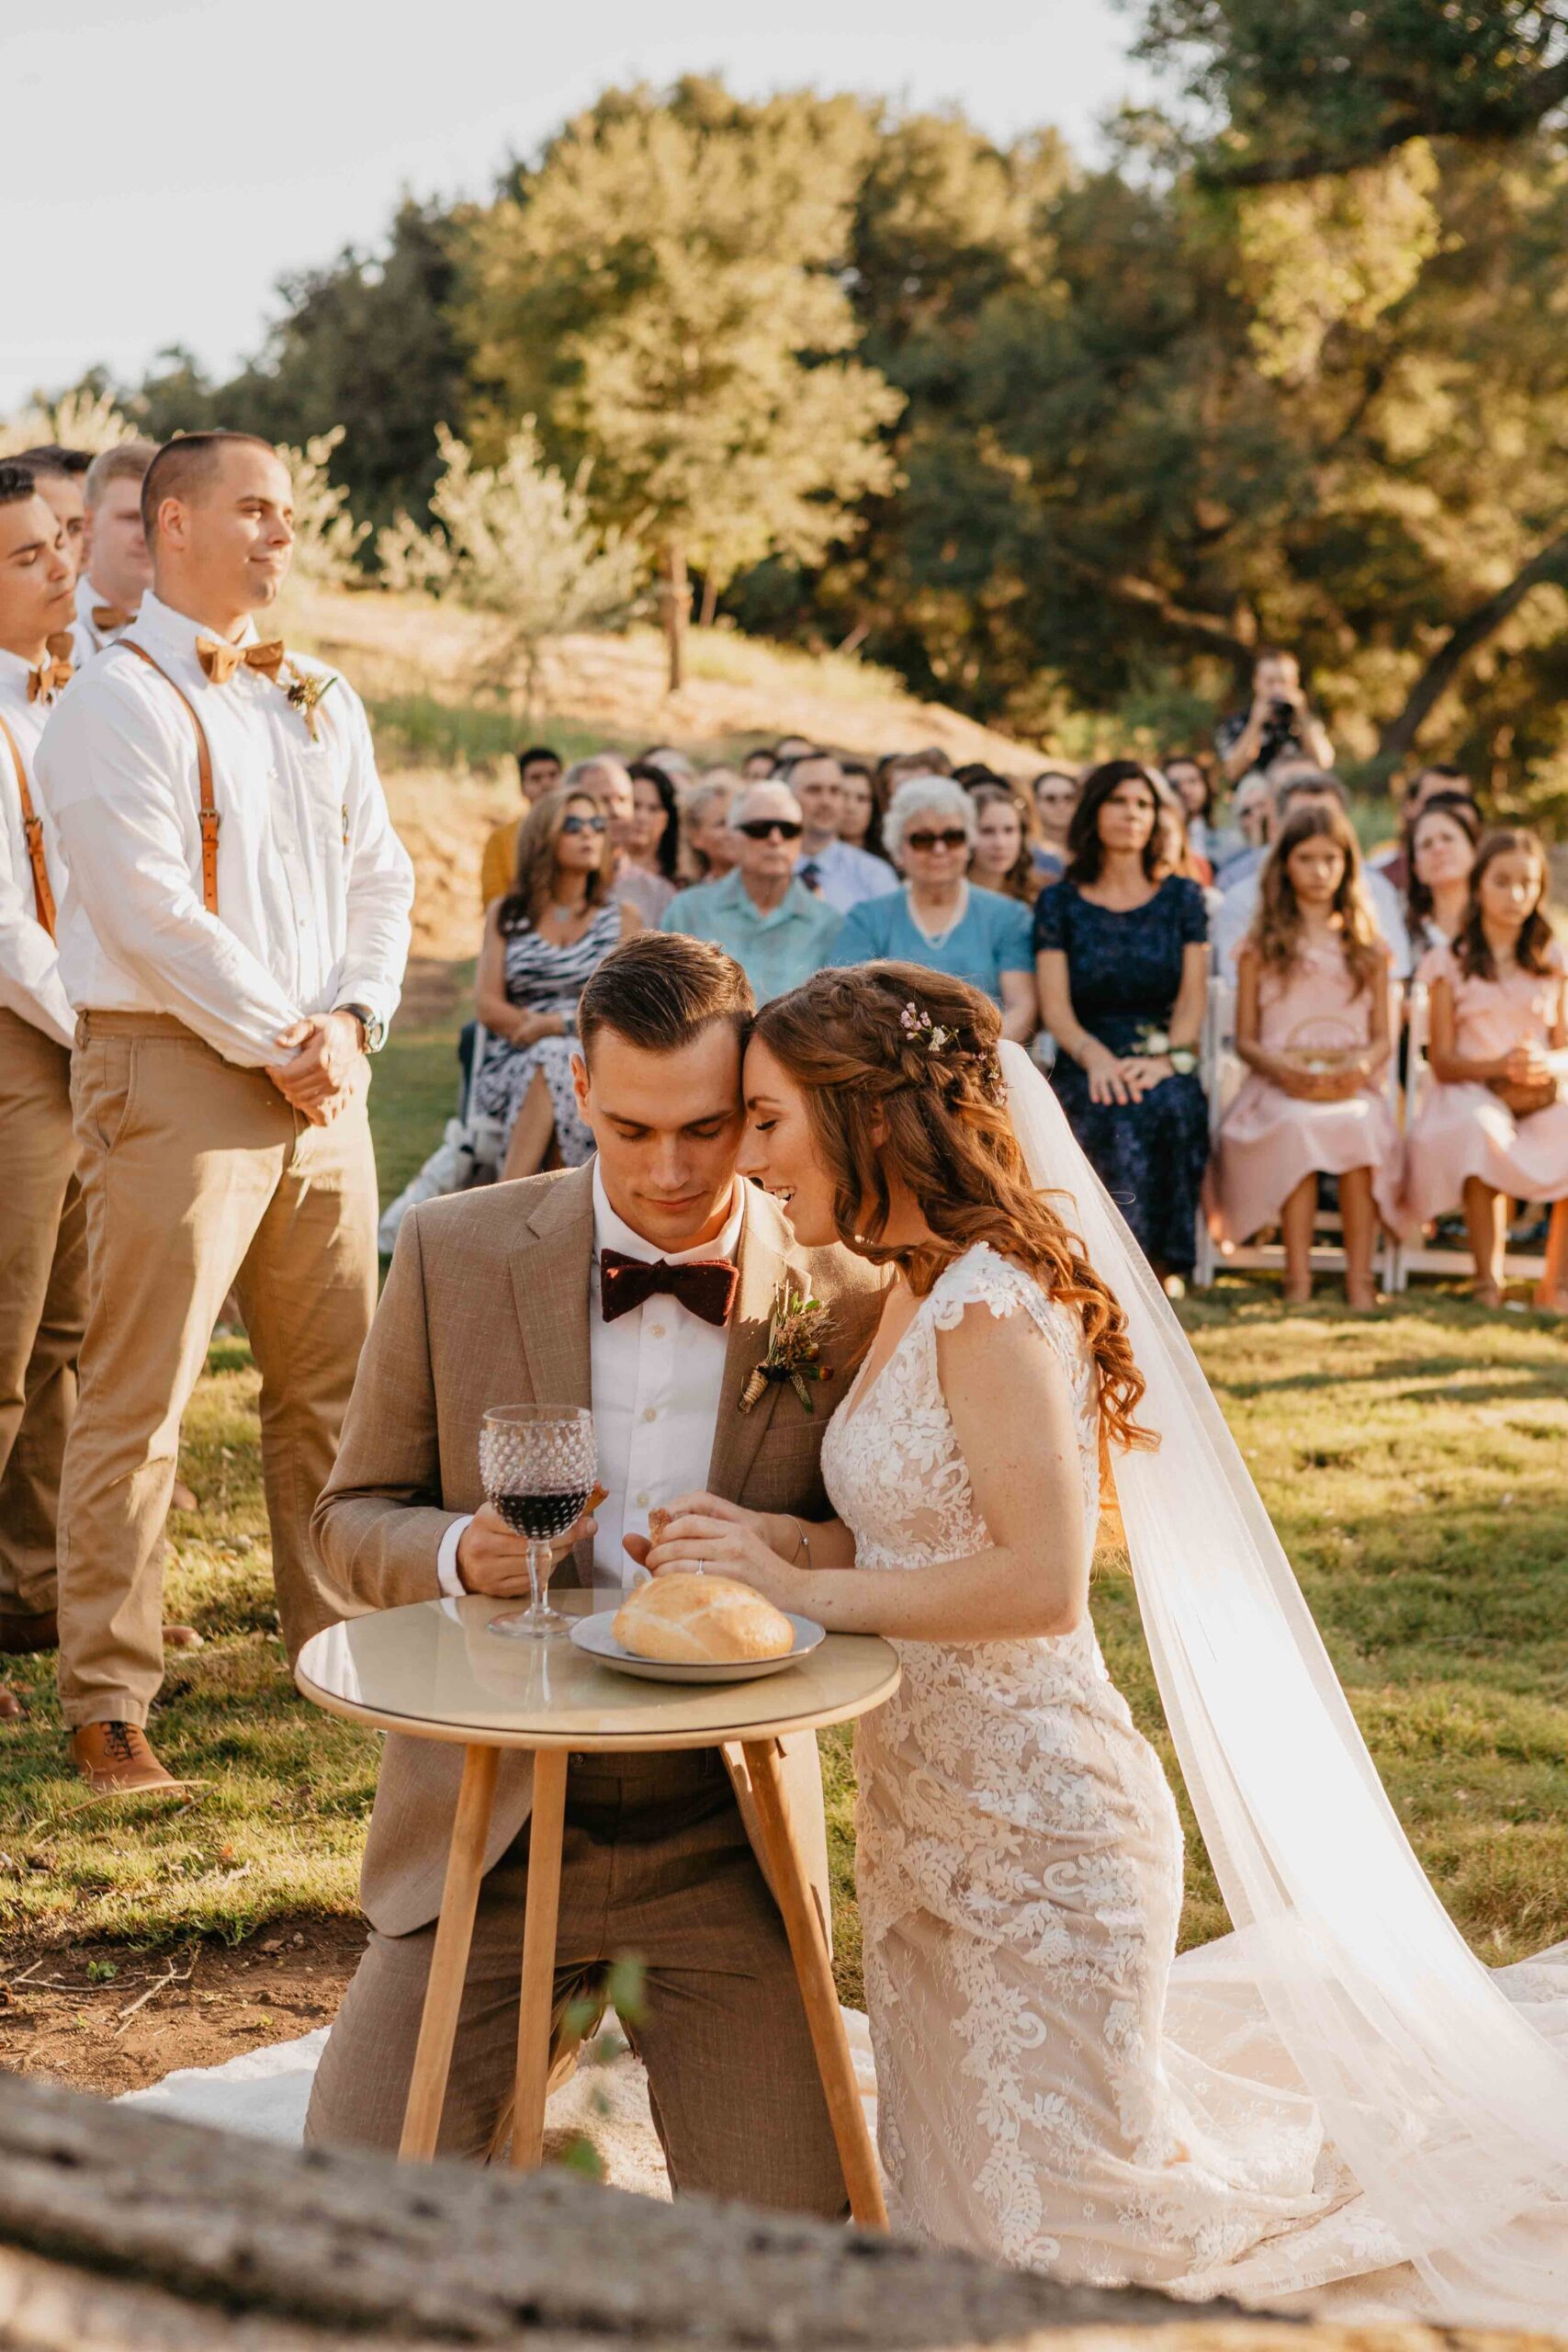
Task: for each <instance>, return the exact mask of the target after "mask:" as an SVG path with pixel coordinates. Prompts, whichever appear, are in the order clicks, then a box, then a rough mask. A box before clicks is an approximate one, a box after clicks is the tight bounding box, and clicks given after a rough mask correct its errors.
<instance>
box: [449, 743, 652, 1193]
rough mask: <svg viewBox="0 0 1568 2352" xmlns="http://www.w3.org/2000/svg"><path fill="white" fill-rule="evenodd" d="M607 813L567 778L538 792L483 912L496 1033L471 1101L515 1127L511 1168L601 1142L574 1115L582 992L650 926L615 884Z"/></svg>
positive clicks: (483, 987)
mask: <svg viewBox="0 0 1568 2352" xmlns="http://www.w3.org/2000/svg"><path fill="white" fill-rule="evenodd" d="M614 865H615V860H614V853H613V852H612V850H611V847H610V842H609V819H608V818H607V817H606V816H605V814H604V810H603V809H602V808H601V807H600V806H599V803H598V801H597V800H595V799H594V798H593V797H592V794H591V793H586V792H574V791H572V790H571V789H570V787H569V786H562V787H561V789H560V790H559V791H558V792H547V794H546V795H545V797H544V798H543V799H542V800H536V802H535V803H534V806H533V808H532V809H529V811H528V814H527V816H526V817H525V819H524V820H523V830H522V831H521V832H520V833H519V835H518V837H517V871H516V873H515V875H514V876H513V883H512V888H511V889H510V890H508V891H507V893H506V894H505V896H504V897H503V898H500V899H496V900H495V901H494V902H493V903H492V904H491V906H490V907H489V908H487V910H486V911H485V929H484V943H483V944H482V945H481V947H480V949H479V974H478V978H477V982H476V986H475V991H474V1009H475V1011H476V1012H478V1014H479V1019H480V1021H481V1022H482V1023H484V1027H485V1030H486V1032H487V1035H486V1037H485V1048H484V1053H483V1056H482V1057H481V1059H480V1062H479V1070H478V1073H477V1074H476V1076H475V1080H474V1087H473V1101H474V1107H475V1109H476V1110H478V1111H479V1112H480V1113H482V1114H483V1115H484V1117H486V1118H487V1119H499V1120H500V1121H501V1123H502V1126H503V1127H504V1128H505V1130H506V1136H507V1144H506V1163H505V1166H504V1167H503V1168H502V1171H501V1172H502V1176H503V1177H512V1176H533V1175H536V1174H537V1172H538V1170H540V1169H541V1168H542V1167H543V1166H544V1164H545V1159H546V1157H547V1153H548V1151H549V1148H550V1145H551V1143H552V1141H553V1142H554V1143H555V1145H556V1147H557V1148H558V1152H559V1154H560V1159H561V1163H562V1165H563V1166H565V1167H567V1168H575V1167H577V1166H578V1165H579V1164H580V1162H581V1161H582V1160H584V1159H587V1157H588V1155H589V1153H590V1152H591V1151H592V1148H593V1146H592V1141H591V1140H590V1137H589V1135H588V1130H587V1129H586V1127H584V1125H583V1124H582V1122H581V1119H580V1118H579V1117H578V1115H577V1103H576V1100H575V1098H574V1096H573V1094H572V1089H571V1058H572V1056H573V1055H574V1054H575V1053H576V1051H577V1000H578V998H579V997H580V996H581V994H582V989H583V985H584V983H585V982H586V980H587V979H588V977H589V975H590V973H592V972H594V971H596V970H597V969H598V967H599V966H600V965H601V964H602V963H603V962H604V958H605V956H607V955H608V954H609V952H610V950H611V948H612V947H617V946H619V944H620V943H621V941H622V940H623V939H629V938H630V936H631V934H632V933H633V932H634V931H641V930H642V928H643V920H642V917H641V915H640V914H639V913H638V911H637V908H636V907H634V906H632V905H631V904H630V903H629V902H628V901H626V900H624V899H617V898H616V897H615V885H614V881H613V878H612V877H613V874H614Z"/></svg>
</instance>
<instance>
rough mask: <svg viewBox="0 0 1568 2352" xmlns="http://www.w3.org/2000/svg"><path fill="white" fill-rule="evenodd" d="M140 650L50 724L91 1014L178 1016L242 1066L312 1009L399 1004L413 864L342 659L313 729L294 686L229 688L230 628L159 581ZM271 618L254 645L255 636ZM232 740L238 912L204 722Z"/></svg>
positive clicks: (98, 678) (75, 696) (64, 911)
mask: <svg viewBox="0 0 1568 2352" xmlns="http://www.w3.org/2000/svg"><path fill="white" fill-rule="evenodd" d="M126 634H127V636H128V637H132V638H134V639H135V640H136V641H137V643H138V644H141V645H144V646H145V647H146V649H147V650H148V652H149V653H150V654H151V655H152V658H153V660H154V661H155V662H157V663H158V664H159V667H160V668H161V669H163V670H164V672H165V673H167V675H166V676H164V677H160V676H159V675H158V674H157V672H156V671H153V670H150V669H149V668H148V666H147V664H146V663H145V662H140V661H138V660H137V658H136V656H135V655H134V654H133V653H127V652H124V651H122V650H115V651H110V652H107V653H104V654H100V655H98V656H97V657H96V659H95V660H94V661H93V662H92V663H91V664H90V666H89V667H88V668H87V669H86V670H85V672H84V673H82V675H81V676H80V677H78V678H77V679H75V680H74V681H73V684H72V688H71V692H70V693H69V695H65V696H64V697H63V698H62V701H61V704H60V707H59V708H58V710H57V711H56V712H55V713H54V714H53V715H52V717H51V720H50V723H49V725H48V727H47V728H46V729H44V734H43V740H42V741H41V743H40V744H39V758H38V766H39V777H40V779H41V781H42V784H43V789H44V797H45V798H46V799H47V801H48V803H49V807H50V810H51V816H52V818H53V820H54V823H55V825H56V827H57V829H58V831H59V833H60V837H61V840H62V842H63V844H64V849H65V859H66V865H67V867H68V876H67V881H66V888H65V895H64V899H63V900H62V904H61V907H60V917H59V926H58V928H59V942H60V967H61V976H62V979H63V981H64V983H65V989H66V993H67V995H68V996H69V997H70V1000H71V1001H72V1003H73V1005H74V1006H75V1007H76V1008H77V1010H78V1011H79V1012H166V1013H172V1014H174V1015H175V1018H176V1019H177V1020H180V1021H183V1022H184V1023H186V1027H187V1028H189V1029H192V1030H194V1031H195V1032H196V1034H197V1035H198V1036H200V1037H202V1038H204V1039H205V1040H206V1042H207V1043H208V1044H209V1045H210V1046H214V1047H216V1049H217V1051H218V1052H219V1053H220V1054H222V1055H223V1056H224V1057H225V1058H226V1059H227V1060H229V1061H231V1062H237V1063H240V1064H242V1065H243V1066H246V1067H250V1068H258V1067H260V1066H261V1065H262V1064H263V1063H265V1062H271V1061H276V1059H277V1058H278V1049H277V1042H276V1041H277V1038H278V1036H279V1035H280V1034H281V1032H282V1031H283V1030H285V1029H288V1028H289V1027H291V1026H292V1025H293V1023H295V1022H296V1021H298V1020H299V1017H300V1016H301V1015H302V1014H304V1013H314V1012H332V1011H333V1009H334V1008H335V1007H336V1006H338V1005H340V1004H347V1003H359V1004H364V1005H367V1006H368V1007H369V1009H370V1011H371V1012H372V1013H374V1014H376V1015H377V1016H378V1018H379V1019H380V1020H382V1021H389V1020H390V1019H391V1016H392V1014H393V1012H395V1011H396V1009H397V1004H398V999H399V996H400V991H401V988H402V976H403V967H404V965H405V963H406V962H407V959H408V950H409V909H410V907H411V905H412V900H413V869H412V866H411V865H410V863H409V860H408V856H407V854H406V853H405V851H404V849H403V846H402V844H401V842H400V841H399V840H398V837H397V835H396V833H394V832H393V831H392V826H391V820H390V819H389V816H388V814H387V803H386V797H385V796H384V794H383V792H382V790H381V780H380V778H379V776H378V775H377V773H376V754H375V752H374V750H373V749H372V747H371V741H370V729H369V726H368V723H367V719H366V716H365V708H364V706H363V704H362V703H361V702H360V699H359V697H358V695H356V694H355V691H354V689H353V687H352V686H350V685H349V684H348V683H347V681H346V680H345V679H344V678H341V677H338V676H336V675H335V673H332V672H329V671H328V670H327V669H326V665H325V664H324V663H322V662H314V661H311V660H310V659H308V658H307V657H304V656H295V655H290V656H289V664H288V667H286V669H285V670H284V672H283V673H282V675H283V678H284V681H285V684H287V682H288V677H289V675H290V674H291V673H295V674H298V673H306V674H316V675H326V676H330V677H331V678H332V681H333V683H332V686H331V689H330V691H329V692H328V693H326V694H325V695H322V697H321V700H320V701H319V702H318V704H317V705H316V710H315V719H316V738H315V740H314V741H313V740H312V738H311V735H310V729H309V727H308V726H307V724H306V720H305V717H304V714H303V712H301V711H299V710H296V709H295V708H294V707H292V706H291V704H290V703H289V701H288V695H287V693H286V692H285V687H284V685H280V684H275V683H274V681H273V680H271V679H270V678H266V677H264V676H262V675H260V674H259V673H257V672H255V671H252V670H247V669H245V668H244V667H243V666H242V667H241V668H240V669H239V670H238V671H236V673H235V674H234V676H233V677H232V678H231V679H230V680H229V681H228V682H227V683H226V684H223V685H221V686H220V685H214V684H212V682H211V681H210V680H209V678H208V677H207V676H206V675H205V674H204V673H203V671H202V668H201V664H200V662H198V660H197V652H196V644H197V638H198V637H202V636H205V635H210V634H211V632H210V631H208V630H204V629H202V628H200V627H199V625H198V624H197V622H195V621H193V620H189V619H187V618H186V616H184V615H183V614H181V613H176V612H174V611H172V610H171V609H170V607H169V606H168V605H164V604H161V603H160V602H159V600H158V599H157V597H155V596H152V595H148V596H145V597H144V598H143V599H142V604H141V612H140V613H139V614H138V616H137V618H136V622H135V625H134V627H133V628H130V629H129V630H128V631H127V632H126ZM254 634H255V632H254V626H253V627H252V628H248V629H247V631H246V637H245V641H246V642H251V641H254ZM170 679H173V680H174V681H175V683H176V684H178V685H179V686H180V687H181V688H182V690H183V691H184V692H185V694H186V695H188V696H189V698H190V701H191V703H192V705H193V706H194V707H195V708H196V709H197V712H198V713H199V714H200V718H201V722H202V725H203V727H204V728H205V729H206V731H207V740H208V743H209V747H210V750H211V754H212V782H213V797H214V799H215V801H216V803H217V807H218V810H219V815H220V827H219V834H218V912H217V914H216V915H215V916H214V915H209V913H208V912H207V910H206V909H205V907H204V906H203V904H202V894H201V831H200V827H199V824H198V822H197V816H198V811H199V809H200V806H201V794H200V785H199V779H198V774H197V753H196V730H195V729H194V728H193V727H192V725H191V722H190V713H189V711H187V710H186V708H185V707H184V706H183V705H182V703H181V702H180V700H179V697H178V695H175V693H174V692H173V691H172V688H171V686H170V684H169V680H170Z"/></svg>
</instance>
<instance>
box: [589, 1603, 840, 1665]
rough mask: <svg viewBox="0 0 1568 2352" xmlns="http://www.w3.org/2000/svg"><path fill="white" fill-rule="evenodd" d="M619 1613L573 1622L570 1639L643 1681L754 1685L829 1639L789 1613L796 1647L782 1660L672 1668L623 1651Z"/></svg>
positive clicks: (607, 1612) (742, 1660)
mask: <svg viewBox="0 0 1568 2352" xmlns="http://www.w3.org/2000/svg"><path fill="white" fill-rule="evenodd" d="M618 1614H619V1611H616V1610H614V1609H601V1610H600V1611H599V1612H598V1614H597V1615H596V1616H592V1617H579V1618H576V1619H574V1620H573V1622H572V1628H571V1638H572V1640H573V1641H574V1642H575V1643H576V1645H577V1646H578V1648H579V1649H580V1650H586V1651H587V1653H588V1655H589V1657H596V1658H597V1659H598V1661H599V1663H600V1665H601V1666H613V1667H614V1668H615V1671H616V1672H617V1673H618V1674H635V1675H637V1676H638V1677H639V1679H641V1680H642V1681H644V1682H755V1681H756V1680H757V1679H758V1677H759V1676H760V1675H763V1674H782V1673H783V1672H784V1668H785V1667H786V1666H798V1665H799V1663H800V1661H801V1659H802V1658H803V1657H810V1655H811V1653H812V1651H813V1650H814V1649H815V1648H816V1647H817V1645H818V1643H819V1642H823V1641H826V1639H827V1634H826V1633H825V1632H824V1630H823V1628H822V1627H821V1626H820V1625H819V1624H818V1623H817V1621H816V1619H815V1618H814V1617H797V1616H795V1613H794V1611H785V1614H786V1615H787V1616H788V1618H789V1622H790V1623H791V1624H792V1625H793V1626H794V1627H795V1647H794V1649H792V1650H788V1651H786V1652H785V1654H784V1657H748V1658H739V1659H737V1660H735V1661H734V1662H733V1663H732V1664H730V1665H728V1666H672V1665H670V1664H667V1663H666V1661H665V1660H664V1659H662V1658H657V1657H633V1656H632V1653H631V1651H630V1650H625V1649H623V1648H622V1647H621V1645H620V1644H619V1642H618V1641H616V1639H615V1634H614V1632H613V1630H612V1628H613V1627H614V1625H615V1619H616V1616H617V1615H618Z"/></svg>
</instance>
